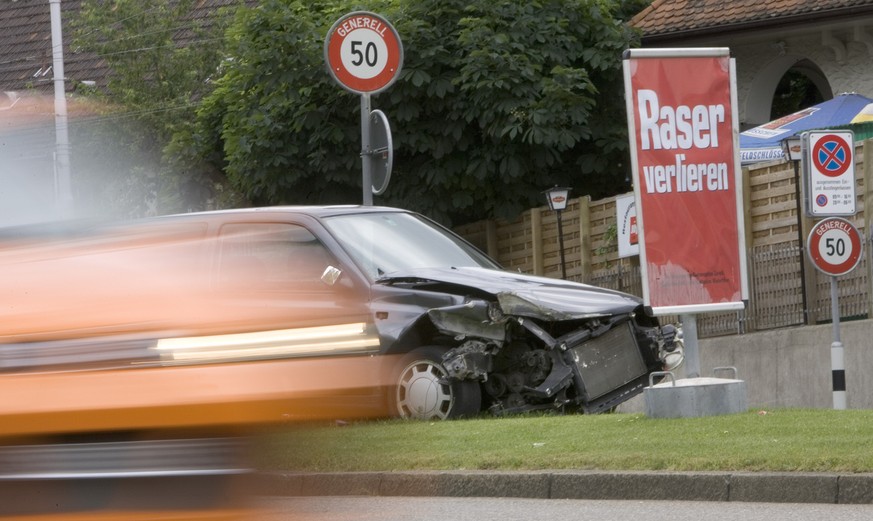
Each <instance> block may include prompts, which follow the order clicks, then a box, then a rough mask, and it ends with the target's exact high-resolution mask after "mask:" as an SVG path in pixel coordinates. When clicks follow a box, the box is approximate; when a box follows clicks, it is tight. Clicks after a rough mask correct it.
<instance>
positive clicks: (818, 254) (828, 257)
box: [806, 217, 863, 276]
mask: <svg viewBox="0 0 873 521" xmlns="http://www.w3.org/2000/svg"><path fill="white" fill-rule="evenodd" d="M806 251H807V252H808V253H809V258H810V260H812V263H813V264H814V265H815V267H816V268H818V270H819V271H821V272H823V273H825V274H827V275H834V276H836V275H843V274H846V273H848V272H850V271H852V270H853V269H855V266H857V265H858V262H859V261H860V260H861V252H862V251H863V248H862V246H861V233H860V232H858V229H857V228H855V226H854V225H853V224H852V223H850V222H849V221H847V220H845V219H841V218H839V217H830V218H828V219H823V220H821V221H819V222H818V223H816V224H815V226H813V228H812V231H810V232H809V237H808V238H807V240H806Z"/></svg>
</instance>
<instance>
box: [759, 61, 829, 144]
mask: <svg viewBox="0 0 873 521" xmlns="http://www.w3.org/2000/svg"><path fill="white" fill-rule="evenodd" d="M790 70H793V71H796V72H799V73H800V74H803V75H804V76H806V77H807V78H808V79H809V81H811V82H812V84H813V85H815V87H816V88H817V89H818V91H819V92H820V93H821V95H822V98H823V99H826V100H828V99H831V98H833V97H834V94H833V91H832V90H831V85H830V82H828V79H827V76H825V74H824V73H823V72H822V71H821V69H820V68H819V67H818V65H816V64H815V63H813V62H812V61H811V60H809V59H806V58H804V57H802V56H781V57H779V58H777V59H775V60H773V61H771V62H770V63H768V64H767V65H765V66H764V67H763V68H762V69H761V70H760V71H759V72H758V74H757V75H756V76H755V78H754V79H753V80H752V82H751V84H750V86H749V93H748V95H747V97H746V110H745V118H744V120H745V121H744V126H745V127H747V128H749V127H754V126H757V125H760V124H762V123H766V122H768V121H770V109H771V108H772V106H773V95H774V94H776V86H777V85H779V80H781V79H782V76H784V75H785V74H786V73H787V72H788V71H790Z"/></svg>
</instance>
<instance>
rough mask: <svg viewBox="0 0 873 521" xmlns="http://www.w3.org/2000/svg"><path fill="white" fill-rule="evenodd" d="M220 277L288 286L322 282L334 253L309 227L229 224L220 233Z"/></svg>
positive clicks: (258, 285) (249, 282)
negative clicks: (329, 250)
mask: <svg viewBox="0 0 873 521" xmlns="http://www.w3.org/2000/svg"><path fill="white" fill-rule="evenodd" d="M219 244H220V254H219V267H218V269H219V280H221V281H223V282H228V283H244V284H246V285H255V286H257V287H261V288H272V289H285V288H288V287H293V286H298V285H299V284H301V283H320V280H321V275H322V273H324V270H325V268H327V266H328V265H329V264H331V262H332V261H331V259H332V256H331V255H330V253H329V252H328V250H327V249H326V248H325V247H324V245H323V244H322V243H321V242H320V241H319V240H318V239H317V238H316V237H315V236H314V235H313V234H312V233H311V232H310V231H309V230H307V229H306V228H304V227H303V226H299V225H296V224H289V223H229V224H225V225H223V226H222V227H221V230H220V232H219Z"/></svg>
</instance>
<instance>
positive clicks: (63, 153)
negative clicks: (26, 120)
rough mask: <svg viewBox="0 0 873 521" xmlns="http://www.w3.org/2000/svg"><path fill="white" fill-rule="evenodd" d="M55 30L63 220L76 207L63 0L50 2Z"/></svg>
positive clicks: (59, 186)
mask: <svg viewBox="0 0 873 521" xmlns="http://www.w3.org/2000/svg"><path fill="white" fill-rule="evenodd" d="M49 9H50V13H51V29H52V70H53V72H54V77H53V80H54V88H55V175H56V180H55V182H56V183H57V185H56V190H57V203H58V210H59V212H60V214H61V216H62V217H66V216H68V215H69V213H70V211H71V210H72V206H73V193H72V188H71V182H70V138H69V133H68V129H67V98H66V93H65V88H64V39H63V34H62V31H61V0H49Z"/></svg>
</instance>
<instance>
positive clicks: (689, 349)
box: [679, 313, 700, 378]
mask: <svg viewBox="0 0 873 521" xmlns="http://www.w3.org/2000/svg"><path fill="white" fill-rule="evenodd" d="M679 320H680V322H682V342H683V345H684V346H685V375H686V376H687V377H688V378H698V377H700V348H699V346H698V343H697V315H695V314H693V313H688V314H683V315H679Z"/></svg>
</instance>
